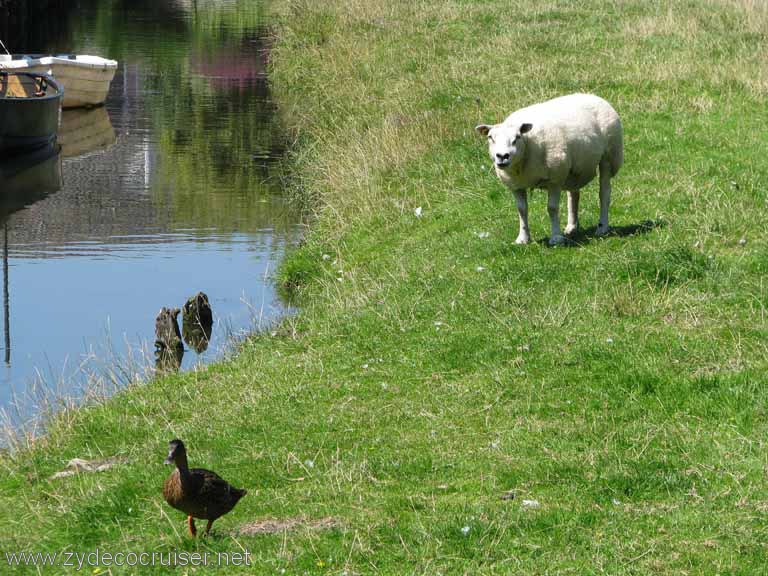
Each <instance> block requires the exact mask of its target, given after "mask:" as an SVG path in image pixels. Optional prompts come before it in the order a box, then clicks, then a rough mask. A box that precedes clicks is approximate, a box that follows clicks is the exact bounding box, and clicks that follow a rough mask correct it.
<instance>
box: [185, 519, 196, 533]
mask: <svg viewBox="0 0 768 576" xmlns="http://www.w3.org/2000/svg"><path fill="white" fill-rule="evenodd" d="M187 524H189V533H190V534H192V537H193V538H194V537H196V536H197V528H195V519H194V518H192V516H189V518H187Z"/></svg>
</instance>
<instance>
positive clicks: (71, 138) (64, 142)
mask: <svg viewBox="0 0 768 576" xmlns="http://www.w3.org/2000/svg"><path fill="white" fill-rule="evenodd" d="M58 140H59V144H61V155H62V156H63V157H64V158H72V157H73V156H82V155H84V154H88V153H90V152H97V151H99V150H104V149H106V148H108V147H109V146H111V145H112V144H114V143H115V141H116V140H117V137H116V136H115V129H114V128H113V127H112V122H111V121H110V119H109V114H108V113H107V109H106V108H105V107H103V106H99V107H97V108H91V109H85V108H75V109H72V110H63V111H62V114H61V126H60V127H59V138H58Z"/></svg>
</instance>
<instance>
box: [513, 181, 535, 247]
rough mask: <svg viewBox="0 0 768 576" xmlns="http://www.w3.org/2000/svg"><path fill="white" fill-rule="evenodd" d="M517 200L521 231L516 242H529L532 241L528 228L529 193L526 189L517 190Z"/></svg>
mask: <svg viewBox="0 0 768 576" xmlns="http://www.w3.org/2000/svg"><path fill="white" fill-rule="evenodd" d="M515 202H516V204H517V215H518V216H519V217H520V232H519V233H518V235H517V240H515V244H528V242H530V241H531V233H530V231H529V230H528V193H527V192H526V191H525V190H515Z"/></svg>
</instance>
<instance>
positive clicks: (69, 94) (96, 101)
mask: <svg viewBox="0 0 768 576" xmlns="http://www.w3.org/2000/svg"><path fill="white" fill-rule="evenodd" d="M0 68H5V69H14V70H24V71H26V72H37V73H50V74H51V75H53V77H54V78H55V79H56V80H57V81H58V82H59V83H60V84H61V86H62V87H63V88H64V100H63V106H64V108H83V107H92V106H99V105H101V104H103V103H104V101H105V100H106V99H107V93H108V92H109V85H110V83H111V82H112V79H113V78H114V77H115V71H116V70H117V62H116V61H115V60H107V59H106V58H100V57H98V56H87V55H63V56H25V55H22V56H15V57H14V59H13V60H10V61H6V62H0Z"/></svg>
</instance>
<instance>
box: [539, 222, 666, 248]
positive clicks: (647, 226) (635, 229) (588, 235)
mask: <svg viewBox="0 0 768 576" xmlns="http://www.w3.org/2000/svg"><path fill="white" fill-rule="evenodd" d="M666 226H667V222H666V221H664V220H644V221H643V222H640V223H639V224H628V225H626V226H611V229H610V230H609V231H608V234H603V235H602V236H598V234H597V226H592V227H590V228H584V229H579V230H578V231H577V232H576V234H573V235H571V236H570V237H568V238H566V242H565V244H563V246H565V247H568V248H578V247H580V246H586V245H587V244H589V243H591V242H593V241H595V240H600V239H601V238H626V237H628V236H636V235H638V234H648V233H649V232H651V231H653V230H656V229H658V228H665V227H666ZM539 244H542V245H544V246H549V238H548V237H547V238H543V239H541V240H539Z"/></svg>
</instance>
